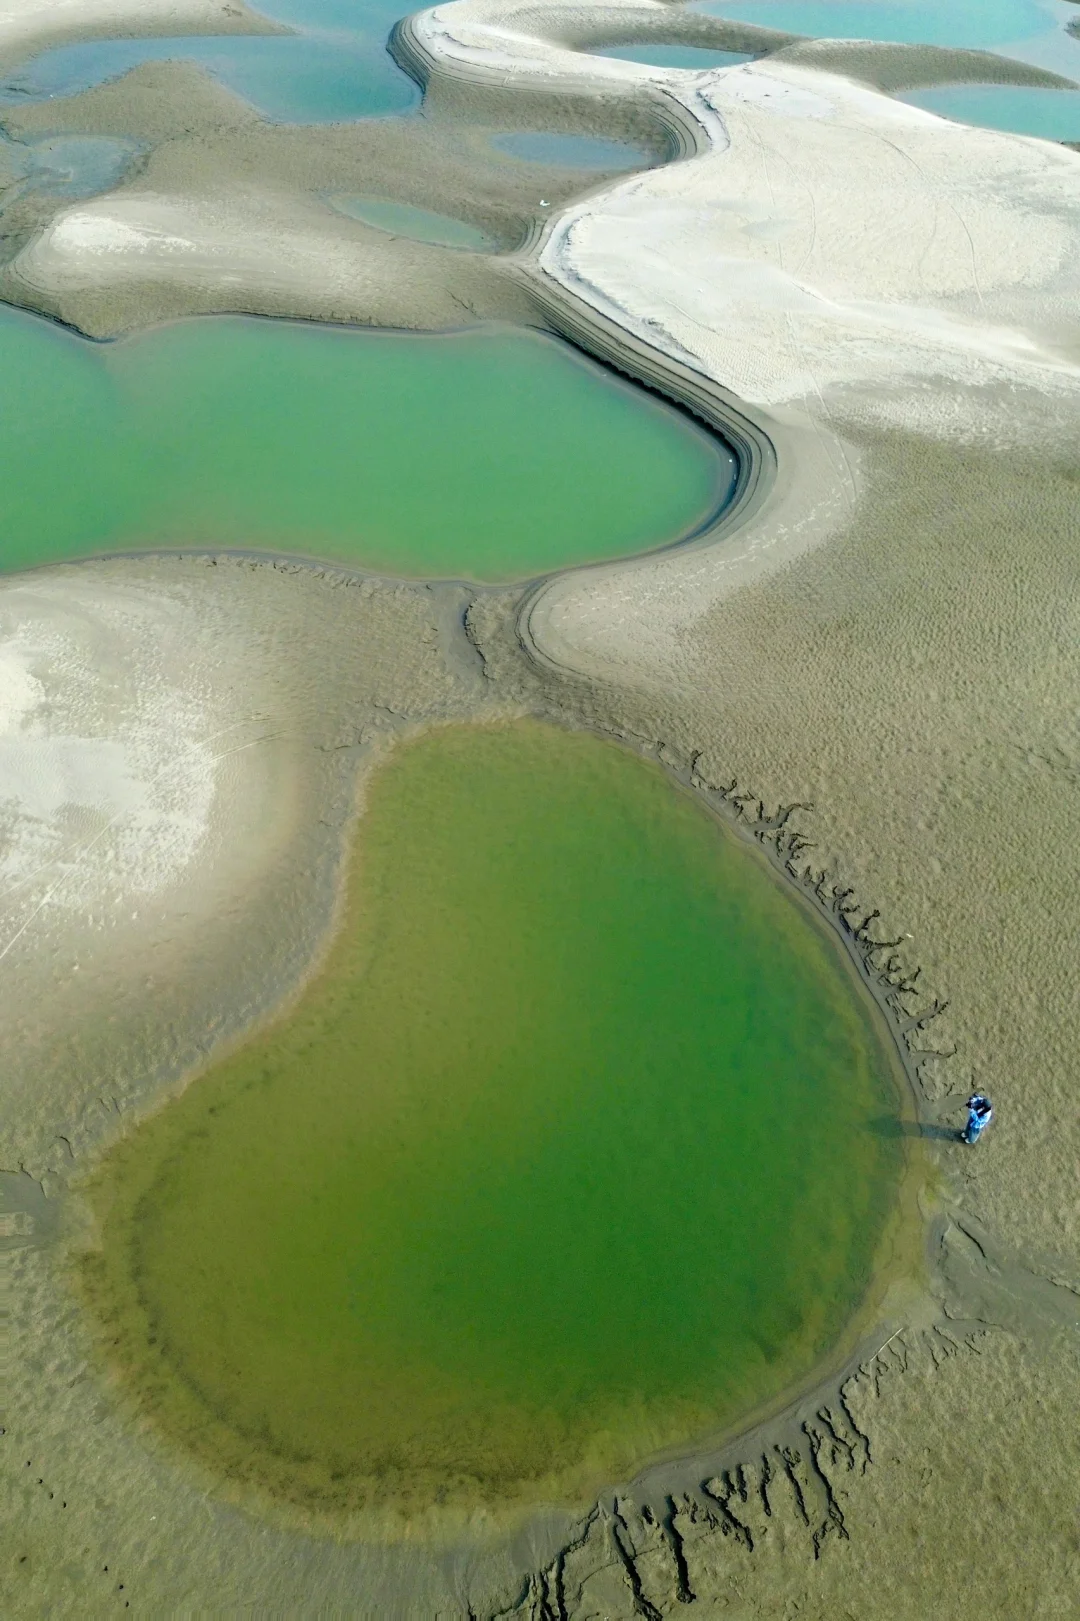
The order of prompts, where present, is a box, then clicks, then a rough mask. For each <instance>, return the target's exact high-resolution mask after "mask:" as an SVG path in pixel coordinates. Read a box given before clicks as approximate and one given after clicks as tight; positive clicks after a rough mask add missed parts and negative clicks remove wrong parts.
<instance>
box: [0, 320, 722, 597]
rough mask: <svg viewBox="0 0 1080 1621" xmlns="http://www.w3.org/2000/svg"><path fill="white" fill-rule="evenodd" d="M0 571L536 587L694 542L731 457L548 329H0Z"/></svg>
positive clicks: (216, 323) (250, 323) (225, 323)
mask: <svg viewBox="0 0 1080 1621" xmlns="http://www.w3.org/2000/svg"><path fill="white" fill-rule="evenodd" d="M0 371H2V374H3V377H4V392H3V399H2V400H0V465H2V466H6V467H12V468H18V470H19V476H18V477H17V478H9V479H5V480H0V569H3V570H12V569H19V568H30V567H33V566H36V565H38V564H42V563H53V562H59V561H61V560H63V559H66V558H71V557H86V556H91V555H94V554H97V553H102V552H106V553H108V552H116V551H130V550H136V551H139V550H143V551H145V550H154V549H157V548H174V549H176V548H179V549H183V550H201V551H214V550H220V549H222V548H234V549H241V550H261V551H269V552H284V553H293V554H296V555H301V556H306V557H311V558H316V559H325V560H327V561H330V562H337V563H344V564H345V565H346V566H350V567H358V568H366V569H375V570H380V571H384V572H386V573H390V574H395V575H408V576H412V577H423V578H429V579H430V578H432V577H435V578H440V579H469V580H485V581H495V580H517V579H529V578H531V577H533V576H534V575H539V574H545V573H547V572H549V571H551V570H553V569H561V568H565V567H567V566H568V565H571V564H576V563H585V562H590V561H595V560H598V559H601V558H606V557H621V556H627V555H630V554H631V553H634V552H641V551H647V550H649V549H650V548H652V547H655V546H661V545H665V544H668V543H669V542H672V541H675V540H678V539H680V538H681V537H682V536H684V535H686V534H687V533H689V532H691V531H693V530H695V529H696V528H697V527H699V526H700V524H701V523H702V522H703V521H705V520H706V519H707V518H708V517H709V516H710V515H711V514H712V513H713V512H715V511H718V510H719V509H720V508H722V507H723V506H724V504H725V503H726V501H727V499H728V497H729V495H730V493H731V490H732V487H733V483H734V478H735V473H736V463H735V458H734V456H733V454H732V453H731V452H730V451H729V450H727V449H726V447H725V446H723V445H722V444H721V443H720V442H719V440H716V439H714V438H712V437H711V436H710V435H709V434H707V433H706V432H705V431H704V430H703V429H701V428H699V427H697V426H696V425H695V424H693V423H692V422H691V421H690V420H689V418H685V417H683V416H682V415H680V413H679V412H677V411H675V410H674V409H673V408H672V407H670V406H668V405H665V404H663V403H662V402H661V401H660V400H658V399H655V398H654V397H653V396H651V395H649V394H647V393H645V392H644V390H642V389H636V388H634V387H632V386H631V385H630V384H627V383H624V382H622V381H621V380H619V379H617V378H615V377H614V376H613V375H611V374H609V373H607V372H605V371H603V370H602V369H601V368H600V367H599V366H596V365H594V364H593V363H592V362H590V361H587V360H585V359H583V358H582V357H581V356H579V355H578V354H577V353H576V352H575V351H574V350H572V349H571V348H569V347H568V346H567V345H566V344H562V343H559V342H558V341H557V340H554V339H550V338H546V337H542V336H540V335H539V334H536V333H529V332H524V331H511V330H509V329H506V330H503V329H500V328H492V327H486V328H476V329H473V330H472V331H468V332H460V333H453V334H443V335H433V334H417V333H403V332H365V331H359V330H357V329H349V328H337V329H334V328H331V327H320V326H315V325H303V324H299V323H288V322H278V321H260V320H252V319H244V318H239V317H238V318H233V317H218V318H214V319H206V318H204V319H201V320H193V321H181V322H176V323H174V324H172V325H170V326H164V327H158V328H156V329H154V330H153V331H149V332H144V333H140V334H139V335H137V336H135V337H131V338H125V339H123V340H122V341H120V342H117V343H107V344H91V343H88V342H87V341H86V340H85V339H82V338H77V337H74V336H73V335H72V334H71V333H68V332H64V331H63V330H61V329H60V328H59V327H56V326H54V325H51V324H50V323H49V322H47V321H43V320H40V319H35V318H33V317H30V316H27V315H25V314H23V313H21V312H18V311H14V310H7V311H5V310H0Z"/></svg>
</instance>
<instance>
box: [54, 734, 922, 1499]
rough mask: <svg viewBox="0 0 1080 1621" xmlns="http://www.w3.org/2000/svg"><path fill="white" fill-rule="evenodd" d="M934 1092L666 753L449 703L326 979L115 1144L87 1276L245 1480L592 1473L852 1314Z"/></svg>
mask: <svg viewBox="0 0 1080 1621" xmlns="http://www.w3.org/2000/svg"><path fill="white" fill-rule="evenodd" d="M897 1099H898V1094H897V1091H896V1088H895V1085H894V1081H893V1073H892V1070H891V1068H890V1059H889V1056H888V1052H887V1050H886V1047H885V1045H884V1042H883V1041H882V1040H879V1037H878V1033H877V1031H876V1028H875V1022H874V1019H873V1018H872V1017H871V1014H870V1010H869V1009H868V1008H867V1007H864V1005H863V1000H862V996H861V994H860V992H859V990H858V988H857V986H856V984H855V981H854V979H853V977H852V976H851V975H850V974H849V973H848V971H847V969H846V965H845V963H844V962H843V960H842V956H841V952H840V948H839V945H838V943H837V942H835V941H834V940H833V939H832V938H831V937H829V936H828V935H827V934H826V933H825V931H824V930H823V929H822V928H820V927H819V926H818V925H817V924H816V922H815V920H814V919H812V918H811V917H810V916H809V915H808V914H807V913H806V912H805V911H804V909H803V907H802V906H801V904H800V903H799V902H798V900H797V899H796V898H795V897H793V896H792V895H790V894H789V893H787V891H786V890H785V889H784V888H783V887H782V886H781V885H780V884H779V883H778V882H777V881H776V879H775V878H774V876H773V875H772V874H771V873H770V872H769V871H768V870H767V869H766V868H765V866H764V865H763V863H762V862H761V861H760V860H759V858H758V857H757V855H756V853H755V852H753V851H752V850H750V849H748V848H747V847H745V846H744V845H743V844H742V843H741V841H739V840H738V839H736V838H735V837H734V836H733V835H731V834H730V833H728V832H727V830H725V829H723V828H722V827H721V826H720V825H719V824H718V823H717V821H716V820H715V819H714V818H713V817H712V815H711V814H710V813H709V812H708V811H707V810H705V809H704V808H703V807H702V806H701V805H700V804H699V803H698V802H697V801H696V800H695V799H694V798H693V797H692V796H691V795H690V794H689V793H687V792H684V791H683V790H681V789H679V788H677V787H675V786H673V785H672V783H671V782H670V780H669V779H668V778H667V777H666V776H665V775H664V774H663V773H662V771H661V770H660V768H659V767H657V766H654V765H652V764H651V763H648V762H645V761H643V760H641V759H640V758H639V757H637V756H636V755H634V754H631V753H630V752H628V751H626V750H624V749H622V748H621V747H619V746H617V745H615V744H611V743H606V742H601V741H599V740H597V739H595V738H593V737H590V736H588V735H585V734H580V733H565V732H562V731H559V730H557V729H555V728H551V727H547V726H543V725H540V724H538V723H533V722H522V723H518V724H514V725H509V726H502V727H491V728H483V727H468V728H465V727H459V728H447V729H443V730H438V731H434V732H429V733H426V734H424V735H423V736H421V737H420V738H418V739H415V740H413V741H410V742H408V743H405V744H402V745H400V746H398V748H397V749H396V750H395V751H394V752H393V753H392V754H391V756H390V758H389V760H388V762H387V763H385V764H384V765H383V766H382V767H381V768H380V769H379V770H378V771H377V772H376V773H375V774H374V776H373V777H372V779H371V781H370V783H369V786H368V790H367V797H366V804H365V810H364V813H363V815H362V817H361V820H360V822H359V824H358V831H357V847H356V851H355V853H354V858H353V861H352V865H351V871H350V876H349V879H348V883H347V889H346V894H345V896H344V900H343V908H342V915H341V920H340V926H339V929H338V932H337V934H336V936H335V939H334V941H333V944H332V946H331V948H330V950H329V952H328V955H327V958H326V960H325V962H324V964H323V965H322V967H321V968H320V969H319V971H318V972H317V973H316V974H315V976H314V977H313V978H312V979H311V981H310V982H309V983H308V985H307V987H306V989H305V990H304V991H303V993H302V994H301V996H300V998H299V1000H298V1001H297V1002H296V1003H295V1004H294V1006H293V1007H292V1008H291V1009H290V1010H289V1011H288V1012H287V1013H286V1014H284V1015H283V1016H282V1017H280V1018H279V1019H278V1021H277V1022H275V1023H273V1024H271V1025H270V1026H268V1027H266V1028H264V1029H263V1030H261V1031H260V1032H259V1033H257V1034H256V1035H255V1036H254V1037H252V1038H251V1039H249V1040H248V1041H247V1042H246V1043H245V1044H244V1045H242V1046H240V1047H239V1048H237V1049H236V1050H235V1051H234V1052H233V1053H232V1054H231V1055H229V1056H227V1057H225V1058H223V1059H222V1060H221V1061H219V1062H218V1063H216V1064H213V1065H211V1067H210V1068H209V1069H207V1070H206V1071H205V1072H204V1073H203V1074H202V1075H200V1076H198V1077H197V1078H196V1079H195V1080H194V1081H193V1082H192V1083H191V1085H190V1086H189V1087H188V1088H187V1089H186V1090H185V1091H184V1092H183V1094H182V1095H180V1096H179V1097H178V1098H176V1099H174V1100H172V1101H170V1102H169V1103H168V1104H166V1105H165V1106H164V1107H163V1108H162V1109H161V1110H160V1111H159V1112H158V1113H157V1114H155V1115H154V1116H152V1117H150V1118H149V1119H148V1120H146V1121H145V1122H144V1123H143V1124H141V1125H140V1126H139V1127H138V1128H136V1130H135V1131H134V1132H133V1133H132V1135H130V1136H129V1137H128V1138H126V1139H125V1140H124V1141H123V1142H122V1143H120V1144H119V1145H118V1146H117V1147H116V1148H115V1149H114V1150H113V1151H112V1152H111V1154H110V1155H109V1156H108V1157H107V1159H106V1161H105V1162H104V1164H103V1166H102V1168H101V1169H100V1170H99V1172H98V1173H97V1175H96V1177H95V1179H94V1180H93V1182H92V1184H91V1185H90V1187H89V1196H90V1199H91V1203H92V1206H93V1208H94V1212H95V1216H96V1218H97V1224H98V1233H99V1247H97V1248H95V1249H94V1250H92V1251H91V1252H90V1253H89V1254H88V1255H87V1256H86V1257H85V1258H84V1260H83V1262H82V1263H81V1266H82V1272H81V1277H82V1282H83V1285H84V1290H85V1293H86V1296H87V1298H88V1300H89V1302H90V1305H91V1308H92V1310H93V1312H94V1314H95V1315H96V1316H97V1318H98V1320H99V1322H100V1324H101V1327H102V1330H103V1338H104V1341H105V1343H106V1345H107V1348H108V1355H109V1358H110V1360H111V1361H112V1363H113V1364H114V1366H115V1367H116V1368H117V1369H118V1370H119V1371H120V1373H121V1374H122V1376H123V1380H124V1382H125V1383H126V1385H127V1387H128V1389H129V1390H130V1391H131V1392H132V1393H133V1395H134V1397H135V1398H136V1400H137V1402H138V1404H139V1406H140V1407H141V1408H142V1410H143V1412H144V1413H145V1414H146V1415H148V1416H149V1417H151V1418H152V1419H153V1420H154V1421H155V1422H156V1423H157V1425H158V1426H159V1427H160V1428H161V1429H162V1430H164V1432H166V1434H167V1435H168V1436H169V1437H170V1438H172V1439H173V1440H174V1441H177V1442H179V1443H181V1444H182V1445H184V1446H186V1447H188V1448H190V1449H191V1450H193V1451H194V1453H195V1454H196V1455H197V1456H198V1457H199V1458H200V1459H201V1460H202V1461H203V1463H205V1464H208V1465H209V1466H210V1467H211V1469H213V1470H214V1471H215V1472H216V1473H217V1474H218V1476H219V1477H221V1476H224V1477H226V1478H228V1479H231V1480H233V1481H239V1482H246V1483H248V1484H250V1485H252V1486H255V1487H257V1488H260V1489H261V1490H262V1491H263V1492H269V1493H270V1494H271V1495H273V1496H275V1497H277V1498H284V1499H286V1500H290V1501H292V1502H293V1503H295V1504H299V1505H301V1506H304V1507H306V1508H309V1509H315V1510H327V1511H335V1510H345V1511H349V1510H356V1509H364V1508H369V1509H371V1508H379V1509H382V1510H390V1511H393V1510H400V1511H402V1512H404V1513H405V1514H415V1513H416V1512H419V1511H422V1510H424V1509H425V1508H428V1507H430V1506H432V1505H450V1506H451V1507H453V1506H455V1505H457V1506H461V1507H469V1506H471V1505H475V1504H488V1505H492V1506H499V1505H506V1504H511V1505H512V1504H521V1505H525V1504H528V1503H529V1502H534V1501H539V1500H551V1499H559V1498H562V1499H564V1500H566V1499H573V1498H575V1497H577V1496H579V1495H580V1494H583V1493H584V1492H586V1491H587V1490H589V1489H590V1488H593V1489H595V1487H596V1485H597V1484H598V1483H600V1482H601V1481H602V1480H603V1479H604V1478H614V1477H616V1476H618V1475H620V1474H623V1473H625V1472H626V1471H627V1470H629V1469H630V1468H631V1467H632V1466H633V1465H634V1464H636V1463H638V1462H640V1461H642V1460H643V1459H644V1458H645V1457H647V1456H648V1455H650V1454H653V1453H655V1452H656V1451H658V1450H660V1449H663V1448H666V1447H670V1446H673V1445H677V1444H681V1443H684V1442H687V1441H691V1440H693V1439H694V1438H696V1437H699V1436H702V1435H704V1434H705V1433H715V1432H716V1431H717V1430H718V1429H720V1428H722V1427H728V1426H730V1425H732V1424H733V1423H735V1422H736V1421H737V1420H739V1419H740V1417H742V1416H744V1415H746V1414H748V1413H749V1412H750V1411H751V1410H754V1409H757V1408H759V1407H760V1406H762V1405H763V1404H766V1403H768V1402H769V1401H770V1400H775V1399H776V1398H777V1397H778V1396H779V1395H780V1394H781V1393H782V1392H784V1391H785V1390H788V1389H790V1387H791V1386H792V1384H793V1382H795V1381H798V1380H799V1379H802V1378H804V1377H805V1376H807V1375H808V1374H809V1373H810V1372H811V1371H812V1370H813V1368H814V1367H815V1365H817V1364H819V1363H820V1360H821V1358H822V1356H823V1355H824V1354H825V1353H827V1352H828V1351H829V1350H830V1348H831V1347H833V1346H834V1345H835V1343H836V1341H837V1339H838V1337H839V1336H841V1334H842V1332H843V1330H844V1329H845V1326H846V1325H847V1324H849V1322H850V1320H851V1317H852V1314H853V1312H854V1311H856V1309H857V1308H858V1306H859V1304H860V1302H861V1301H862V1300H863V1299H864V1298H865V1296H866V1292H867V1289H868V1285H869V1284H870V1281H871V1275H872V1271H873V1267H874V1263H875V1256H876V1253H877V1252H879V1251H880V1248H881V1244H882V1239H883V1234H884V1233H885V1230H886V1228H887V1226H888V1225H889V1222H890V1215H891V1213H892V1212H893V1210H894V1209H895V1206H896V1199H897V1189H898V1182H899V1177H900V1171H901V1161H902V1149H901V1144H900V1141H899V1133H898V1132H897V1131H896V1130H895V1125H896V1118H897V1113H898V1101H897ZM890 1122H891V1123H892V1127H893V1129H891V1130H890V1129H889V1126H890Z"/></svg>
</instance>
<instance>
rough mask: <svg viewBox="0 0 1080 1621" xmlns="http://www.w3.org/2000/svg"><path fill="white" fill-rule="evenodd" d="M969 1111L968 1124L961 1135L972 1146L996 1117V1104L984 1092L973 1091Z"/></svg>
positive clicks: (969, 1100) (968, 1104)
mask: <svg viewBox="0 0 1080 1621" xmlns="http://www.w3.org/2000/svg"><path fill="white" fill-rule="evenodd" d="M967 1111H968V1117H967V1125H966V1126H965V1127H964V1129H963V1131H962V1132H961V1133H960V1136H961V1138H962V1139H963V1141H964V1142H965V1143H967V1144H968V1145H969V1146H970V1147H974V1145H975V1144H976V1143H977V1142H978V1140H979V1138H980V1137H981V1136H982V1134H983V1132H984V1131H985V1130H986V1128H987V1126H988V1125H989V1124H990V1122H991V1120H993V1118H994V1106H993V1104H992V1103H991V1102H990V1099H989V1098H988V1097H985V1096H984V1095H983V1093H982V1092H973V1093H972V1094H971V1096H970V1097H969V1098H968V1100H967Z"/></svg>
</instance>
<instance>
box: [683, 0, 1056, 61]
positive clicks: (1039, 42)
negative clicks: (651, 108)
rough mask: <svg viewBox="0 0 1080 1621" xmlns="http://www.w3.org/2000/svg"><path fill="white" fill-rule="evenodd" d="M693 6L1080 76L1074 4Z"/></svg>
mask: <svg viewBox="0 0 1080 1621" xmlns="http://www.w3.org/2000/svg"><path fill="white" fill-rule="evenodd" d="M693 9H694V10H695V11H699V12H705V13H707V14H708V15H709V16H710V17H728V18H731V19H732V20H733V21H736V22H748V23H756V24H758V26H759V27H762V28H780V29H783V30H785V31H786V32H788V33H792V34H807V35H809V36H811V37H814V38H821V39H876V40H894V41H898V42H901V43H904V44H911V45H943V46H960V47H963V48H966V49H968V50H980V51H995V52H997V53H998V54H1000V55H1002V56H1011V57H1013V58H1015V59H1016V60H1017V61H1023V62H1034V63H1036V64H1037V65H1038V66H1040V67H1045V68H1049V69H1050V70H1051V71H1052V72H1055V73H1061V74H1064V75H1065V76H1067V77H1072V78H1078V77H1080V40H1077V39H1074V38H1073V37H1071V36H1070V35H1069V34H1067V33H1066V31H1065V29H1066V25H1067V23H1068V22H1069V21H1070V20H1072V19H1075V18H1077V17H1080V8H1078V7H1077V6H1075V5H1070V4H1069V3H1068V0H699V3H698V4H696V5H695V6H694V7H693Z"/></svg>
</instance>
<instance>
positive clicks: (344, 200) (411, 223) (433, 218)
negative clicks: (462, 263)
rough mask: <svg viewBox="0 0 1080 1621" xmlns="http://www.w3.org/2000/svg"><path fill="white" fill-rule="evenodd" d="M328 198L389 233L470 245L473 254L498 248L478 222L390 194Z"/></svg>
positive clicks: (452, 245)
mask: <svg viewBox="0 0 1080 1621" xmlns="http://www.w3.org/2000/svg"><path fill="white" fill-rule="evenodd" d="M326 201H327V202H328V203H329V204H330V207H331V208H333V209H336V210H337V212H338V213H339V214H345V215H347V216H348V218H349V219H354V220H359V221H360V222H361V223H362V224H363V225H371V226H373V227H374V228H375V230H377V231H386V232H387V233H388V234H389V235H390V236H407V237H409V238H410V239H411V240H412V241H414V242H433V243H435V244H436V245H437V246H439V247H443V248H469V249H471V250H472V252H474V253H492V252H494V249H495V244H494V242H492V240H491V238H490V237H489V236H487V235H486V234H485V233H484V232H483V231H481V230H478V229H477V227H476V226H475V225H469V224H467V223H466V222H465V220H459V219H453V218H452V217H451V215H449V214H436V213H434V212H433V210H431V209H430V208H417V207H416V206H415V205H414V204H412V203H399V202H395V201H393V200H392V199H391V198H389V197H348V196H343V195H341V194H331V195H329V196H327V198H326Z"/></svg>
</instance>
